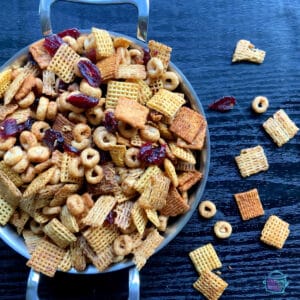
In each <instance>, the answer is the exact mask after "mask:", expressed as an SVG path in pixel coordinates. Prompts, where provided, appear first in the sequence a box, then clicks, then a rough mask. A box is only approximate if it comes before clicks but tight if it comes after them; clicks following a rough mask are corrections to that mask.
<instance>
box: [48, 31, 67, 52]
mask: <svg viewBox="0 0 300 300" xmlns="http://www.w3.org/2000/svg"><path fill="white" fill-rule="evenodd" d="M63 43H64V41H63V40H62V39H61V38H60V37H59V36H58V35H57V34H52V35H50V36H47V37H46V38H45V41H44V48H45V49H46V50H47V51H48V53H49V54H50V55H51V56H54V54H55V53H56V51H57V49H58V48H59V47H60V46H61V45H62V44H63Z"/></svg>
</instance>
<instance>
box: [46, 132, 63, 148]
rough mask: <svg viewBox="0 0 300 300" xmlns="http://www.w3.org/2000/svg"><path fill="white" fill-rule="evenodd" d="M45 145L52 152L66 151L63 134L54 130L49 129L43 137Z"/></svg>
mask: <svg viewBox="0 0 300 300" xmlns="http://www.w3.org/2000/svg"><path fill="white" fill-rule="evenodd" d="M43 143H44V144H45V145H46V146H48V147H49V149H50V150H51V151H54V150H55V149H57V150H60V151H63V150H64V137H63V135H62V133H61V132H59V131H56V130H54V129H47V130H46V131H45V133H44V136H43Z"/></svg>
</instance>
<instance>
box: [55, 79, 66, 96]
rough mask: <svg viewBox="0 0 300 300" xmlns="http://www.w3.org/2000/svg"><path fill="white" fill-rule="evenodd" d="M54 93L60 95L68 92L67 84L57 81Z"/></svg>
mask: <svg viewBox="0 0 300 300" xmlns="http://www.w3.org/2000/svg"><path fill="white" fill-rule="evenodd" d="M55 89H56V92H58V93H61V92H64V91H67V90H68V84H67V83H66V82H64V81H63V80H61V79H59V80H58V82H57V84H56V86H55Z"/></svg>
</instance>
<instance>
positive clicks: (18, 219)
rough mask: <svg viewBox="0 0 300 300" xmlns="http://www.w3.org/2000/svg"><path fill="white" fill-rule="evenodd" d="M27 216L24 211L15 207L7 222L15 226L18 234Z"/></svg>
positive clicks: (21, 230) (27, 218)
mask: <svg viewBox="0 0 300 300" xmlns="http://www.w3.org/2000/svg"><path fill="white" fill-rule="evenodd" d="M29 218H30V216H29V214H28V213H27V212H26V211H24V210H22V209H18V208H17V209H16V210H15V211H14V213H13V215H12V216H11V218H10V220H9V223H10V224H12V225H14V226H15V227H16V229H17V233H18V234H21V233H22V232H23V229H24V227H25V225H26V223H27V222H28V220H29Z"/></svg>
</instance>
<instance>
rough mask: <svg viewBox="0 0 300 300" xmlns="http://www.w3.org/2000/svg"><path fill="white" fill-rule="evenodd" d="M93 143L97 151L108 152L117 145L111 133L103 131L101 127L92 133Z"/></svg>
mask: <svg viewBox="0 0 300 300" xmlns="http://www.w3.org/2000/svg"><path fill="white" fill-rule="evenodd" d="M93 141H94V142H95V144H96V145H97V147H98V148H99V149H102V150H109V149H110V147H111V146H115V145H116V144H117V138H116V136H115V135H113V134H112V133H110V132H108V131H106V129H105V130H103V127H101V126H100V127H97V128H96V129H95V131H94V133H93Z"/></svg>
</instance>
